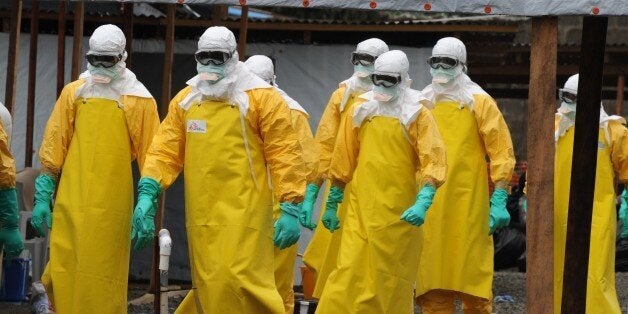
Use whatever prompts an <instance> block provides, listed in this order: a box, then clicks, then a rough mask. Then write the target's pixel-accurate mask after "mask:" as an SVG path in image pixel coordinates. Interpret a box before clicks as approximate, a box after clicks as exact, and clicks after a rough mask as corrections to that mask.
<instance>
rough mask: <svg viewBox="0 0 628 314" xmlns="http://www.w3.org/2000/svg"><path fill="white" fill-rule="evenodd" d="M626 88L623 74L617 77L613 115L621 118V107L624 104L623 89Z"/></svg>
mask: <svg viewBox="0 0 628 314" xmlns="http://www.w3.org/2000/svg"><path fill="white" fill-rule="evenodd" d="M625 87H626V76H625V75H624V73H622V74H619V75H618V76H617V103H616V105H615V114H616V115H618V116H621V115H622V114H621V111H622V110H621V107H622V105H623V104H624V88H625Z"/></svg>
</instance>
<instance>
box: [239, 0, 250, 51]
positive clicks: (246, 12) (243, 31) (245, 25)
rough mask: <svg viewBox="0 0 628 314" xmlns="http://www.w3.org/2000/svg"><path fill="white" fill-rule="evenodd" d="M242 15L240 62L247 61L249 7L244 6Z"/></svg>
mask: <svg viewBox="0 0 628 314" xmlns="http://www.w3.org/2000/svg"><path fill="white" fill-rule="evenodd" d="M241 8H242V13H241V15H240V34H239V35H238V54H239V55H240V61H244V60H245V59H246V35H247V32H248V30H249V27H248V26H249V7H248V6H246V5H243V6H242V7H241Z"/></svg>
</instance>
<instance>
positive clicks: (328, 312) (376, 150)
mask: <svg viewBox="0 0 628 314" xmlns="http://www.w3.org/2000/svg"><path fill="white" fill-rule="evenodd" d="M406 134H407V133H406V129H405V127H404V126H403V125H402V124H401V122H400V121H399V120H397V119H395V118H390V117H381V116H378V117H374V118H373V119H372V120H370V121H365V122H364V123H363V124H362V126H361V128H360V135H359V139H360V152H359V158H358V164H357V167H356V169H355V173H354V176H353V180H352V184H353V189H352V190H351V191H350V193H349V194H345V202H348V203H349V205H348V208H347V214H346V218H345V219H346V222H345V223H344V224H343V226H344V229H345V230H344V232H343V236H342V243H341V245H340V246H341V250H340V253H339V256H338V266H337V267H336V269H335V270H334V271H333V272H332V273H331V275H330V276H329V279H328V280H327V285H326V287H325V291H323V295H322V297H321V300H320V303H319V305H318V308H317V311H316V313H321V314H337V313H346V314H348V313H360V314H364V313H374V314H375V313H377V314H380V313H396V314H401V313H413V309H414V307H413V299H412V291H413V288H414V280H415V278H416V265H417V263H418V258H419V254H418V253H419V229H420V228H417V227H415V226H412V225H410V224H408V223H407V222H405V221H403V220H401V219H400V217H401V214H402V213H403V212H404V211H405V210H406V209H408V208H409V207H410V206H412V204H414V201H415V197H416V193H417V187H416V185H417V182H416V176H415V173H416V171H417V168H418V163H419V162H418V158H417V155H416V152H415V149H414V148H413V146H411V145H410V143H409V141H408V139H407V135H406Z"/></svg>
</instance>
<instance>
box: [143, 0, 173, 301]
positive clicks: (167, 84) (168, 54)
mask: <svg viewBox="0 0 628 314" xmlns="http://www.w3.org/2000/svg"><path fill="white" fill-rule="evenodd" d="M176 9H177V7H176V4H168V12H167V14H166V38H165V43H166V47H165V50H164V72H163V80H162V88H161V90H162V94H161V102H160V103H159V117H160V118H161V119H162V120H163V119H164V118H165V117H166V115H167V114H168V104H169V103H170V97H171V95H172V62H173V59H174V26H175V13H176ZM165 199H166V193H165V192H163V193H162V196H161V197H160V198H159V208H158V209H157V215H156V216H155V231H157V232H158V231H159V230H161V226H162V225H163V214H164V206H165ZM153 242H154V243H153V266H152V270H151V278H150V286H149V288H148V289H149V291H150V292H152V293H154V295H155V299H154V303H153V304H154V309H155V313H159V306H160V285H159V277H160V276H159V239H158V235H157V233H155V241H153Z"/></svg>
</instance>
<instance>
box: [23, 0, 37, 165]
mask: <svg viewBox="0 0 628 314" xmlns="http://www.w3.org/2000/svg"><path fill="white" fill-rule="evenodd" d="M38 34H39V1H38V0H32V2H31V34H30V41H29V51H28V97H27V101H26V150H25V152H24V166H25V167H32V166H33V128H34V127H35V96H36V91H37V90H36V88H35V87H36V84H37V37H38Z"/></svg>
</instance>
